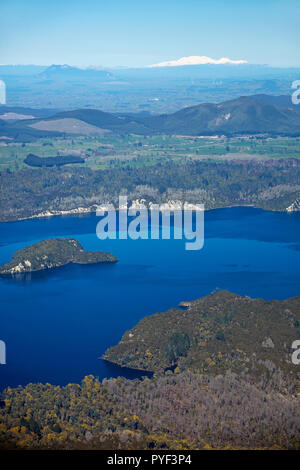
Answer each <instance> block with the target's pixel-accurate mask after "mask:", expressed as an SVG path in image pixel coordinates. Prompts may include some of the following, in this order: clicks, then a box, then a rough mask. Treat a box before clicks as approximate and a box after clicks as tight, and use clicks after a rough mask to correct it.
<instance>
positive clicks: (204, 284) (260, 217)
mask: <svg viewBox="0 0 300 470" xmlns="http://www.w3.org/2000/svg"><path fill="white" fill-rule="evenodd" d="M97 222H98V218H97V217H96V216H95V215H87V216H67V217H53V218H49V219H32V220H26V221H21V222H13V223H5V224H0V263H1V264H2V263H5V262H7V261H9V259H10V257H11V255H12V254H13V252H14V251H15V250H17V249H20V248H23V247H25V246H27V245H30V244H32V243H34V242H37V241H40V240H43V239H45V238H53V237H74V238H76V239H77V240H78V241H79V242H80V243H81V244H82V245H83V247H84V248H85V249H87V250H103V251H110V252H112V253H113V254H114V255H116V256H117V257H118V258H119V259H120V261H119V262H118V263H117V264H115V265H90V266H79V265H68V266H66V267H63V268H60V269H57V270H53V271H51V272H42V273H38V274H34V275H32V276H31V277H30V276H29V277H28V276H27V277H24V278H22V279H3V278H2V279H0V299H1V306H0V308H1V311H0V339H1V340H3V341H5V343H6V347H7V364H6V365H0V389H2V388H3V387H5V386H7V385H10V386H16V385H19V384H22V385H24V384H26V383H28V382H50V383H53V384H62V385H63V384H66V383H69V382H79V381H81V379H82V378H83V377H84V376H85V375H87V374H94V375H95V376H97V377H99V378H100V379H102V378H104V377H114V376H118V375H125V376H126V377H130V378H133V377H138V376H140V375H141V374H139V373H138V372H136V371H130V370H125V369H121V368H119V367H117V366H113V365H111V364H108V363H106V362H105V361H102V360H99V359H98V358H99V357H100V356H101V355H102V354H103V352H104V351H105V350H106V349H107V348H108V347H109V346H111V345H114V344H116V343H117V342H118V341H119V340H120V338H121V336H122V334H123V333H124V331H125V330H127V329H129V328H131V327H133V326H134V325H135V324H136V323H137V322H138V320H139V319H140V318H142V317H144V316H145V315H149V314H152V313H154V312H157V311H165V310H167V309H168V308H171V307H176V306H177V305H178V303H179V302H180V301H182V300H192V299H195V298H197V297H201V296H203V295H207V294H209V293H211V292H212V291H214V290H215V289H228V290H231V291H233V292H235V293H238V294H241V295H249V296H250V297H262V298H265V299H284V298H287V297H291V296H295V295H299V294H300V213H294V214H286V213H275V212H266V211H262V210H259V209H254V208H250V207H244V208H242V207H235V208H230V209H219V210H214V211H209V212H206V213H205V242H204V248H203V249H202V250H200V251H186V250H185V241H184V240H135V241H134V240H118V239H117V240H105V241H100V240H99V239H98V238H97V237H96V224H97Z"/></svg>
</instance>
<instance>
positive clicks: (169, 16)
mask: <svg viewBox="0 0 300 470" xmlns="http://www.w3.org/2000/svg"><path fill="white" fill-rule="evenodd" d="M299 17H300V0H151V1H149V0H106V1H103V0H51V1H50V0H1V1H0V64H40V65H50V64H70V65H75V66H90V65H92V66H103V67H116V66H129V67H139V66H146V65H150V64H155V63H160V62H165V61H174V60H178V59H180V58H181V57H186V56H208V57H211V58H213V59H215V60H218V59H220V58H222V57H227V58H230V59H231V60H247V61H248V62H249V63H254V64H268V65H272V66H281V67H285V66H300V53H299V50H298V49H299V44H300V28H299Z"/></svg>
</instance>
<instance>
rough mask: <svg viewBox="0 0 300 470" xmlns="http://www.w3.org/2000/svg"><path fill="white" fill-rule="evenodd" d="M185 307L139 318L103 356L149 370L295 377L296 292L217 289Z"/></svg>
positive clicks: (299, 312) (299, 305)
mask: <svg viewBox="0 0 300 470" xmlns="http://www.w3.org/2000/svg"><path fill="white" fill-rule="evenodd" d="M185 306H186V310H182V309H180V308H177V309H176V308H175V309H171V310H168V311H167V312H165V313H157V314H155V315H150V316H148V317H145V318H143V319H142V320H140V322H139V323H138V324H137V325H136V326H135V327H134V328H132V329H131V330H130V331H127V332H126V333H125V334H124V336H123V337H122V339H121V341H120V343H119V344H118V345H116V346H114V347H111V348H110V349H108V351H107V352H106V353H105V355H104V358H105V359H108V360H110V361H112V362H115V363H117V364H119V365H121V366H126V367H133V368H137V369H145V370H150V371H163V370H165V369H167V368H169V367H172V366H174V367H175V366H176V367H177V370H178V372H179V371H186V370H189V371H194V372H197V373H202V374H203V373H204V374H207V373H214V374H220V373H225V372H226V370H229V369H230V370H232V371H235V372H237V373H239V374H245V373H248V374H253V375H261V374H262V372H263V370H266V369H267V370H269V371H270V372H272V373H274V372H275V371H278V370H280V371H282V372H283V373H284V374H286V375H289V376H290V375H293V377H294V378H295V380H296V377H297V373H298V368H297V366H296V365H294V364H293V363H292V359H291V356H292V352H293V350H292V348H291V347H292V343H293V341H295V340H296V339H300V297H295V298H291V299H288V300H284V301H265V300H262V299H251V298H249V297H241V296H238V295H236V294H232V293H230V292H228V291H220V292H216V293H214V294H211V295H209V296H207V297H203V298H200V299H198V300H195V301H192V302H187V303H185Z"/></svg>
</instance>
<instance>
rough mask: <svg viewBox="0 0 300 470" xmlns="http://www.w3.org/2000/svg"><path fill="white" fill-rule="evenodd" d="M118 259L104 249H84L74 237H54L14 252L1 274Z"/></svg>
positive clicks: (108, 261)
mask: <svg viewBox="0 0 300 470" xmlns="http://www.w3.org/2000/svg"><path fill="white" fill-rule="evenodd" d="M117 261H118V259H117V258H116V257H115V256H113V255H112V254H110V253H103V252H102V251H84V249H83V247H82V246H81V244H80V243H79V242H78V241H77V240H75V239H73V238H54V239H50V240H43V241H41V242H38V243H34V244H33V245H30V246H28V247H25V248H23V249H22V250H18V251H16V252H15V253H14V255H13V259H12V260H11V261H9V262H8V263H6V264H4V265H2V266H0V275H14V274H19V273H28V272H34V271H42V270H45V269H53V268H57V267H59V266H64V265H66V264H69V263H75V264H94V263H115V262H117Z"/></svg>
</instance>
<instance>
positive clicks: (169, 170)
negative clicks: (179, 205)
mask: <svg viewBox="0 0 300 470" xmlns="http://www.w3.org/2000/svg"><path fill="white" fill-rule="evenodd" d="M299 181H300V160H299V159H282V160H281V159H278V160H267V161H251V162H250V161H209V160H206V161H204V160H200V161H197V160H193V159H188V158H186V159H177V160H176V161H175V160H170V159H159V160H158V161H154V162H152V163H151V164H146V163H145V162H144V163H143V162H141V164H140V163H139V160H138V159H136V161H135V162H134V164H133V163H132V164H131V165H129V164H126V163H125V162H123V163H122V164H119V165H116V166H115V167H113V168H104V169H99V170H93V169H90V168H87V167H82V166H78V167H76V168H75V167H72V166H68V167H63V166H62V167H53V168H47V167H43V168H36V169H29V168H28V169H24V170H19V171H13V172H12V171H11V170H9V169H8V170H3V171H1V172H0V191H1V194H2V205H1V210H0V221H2V222H8V221H12V220H20V219H26V218H30V217H36V216H40V214H42V213H49V211H50V212H52V211H53V212H55V213H59V212H60V211H61V212H62V213H63V212H66V211H71V212H72V211H76V210H77V209H78V208H82V209H83V210H86V209H89V208H90V207H91V206H93V205H99V204H101V203H108V202H109V203H113V204H116V205H118V198H119V195H120V194H122V193H123V194H124V193H125V194H127V196H128V202H129V203H130V202H131V201H133V200H136V199H145V201H146V202H153V203H159V204H161V203H166V202H168V201H170V200H180V201H182V202H185V201H186V202H188V203H192V204H193V203H196V204H204V206H205V209H215V208H222V207H229V206H233V205H236V206H237V205H240V206H245V205H253V206H255V207H258V208H262V209H266V210H279V211H285V210H287V209H288V208H289V207H291V208H293V207H294V208H295V209H293V210H297V206H295V205H294V203H295V201H297V200H298V199H299V195H300V184H299Z"/></svg>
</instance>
